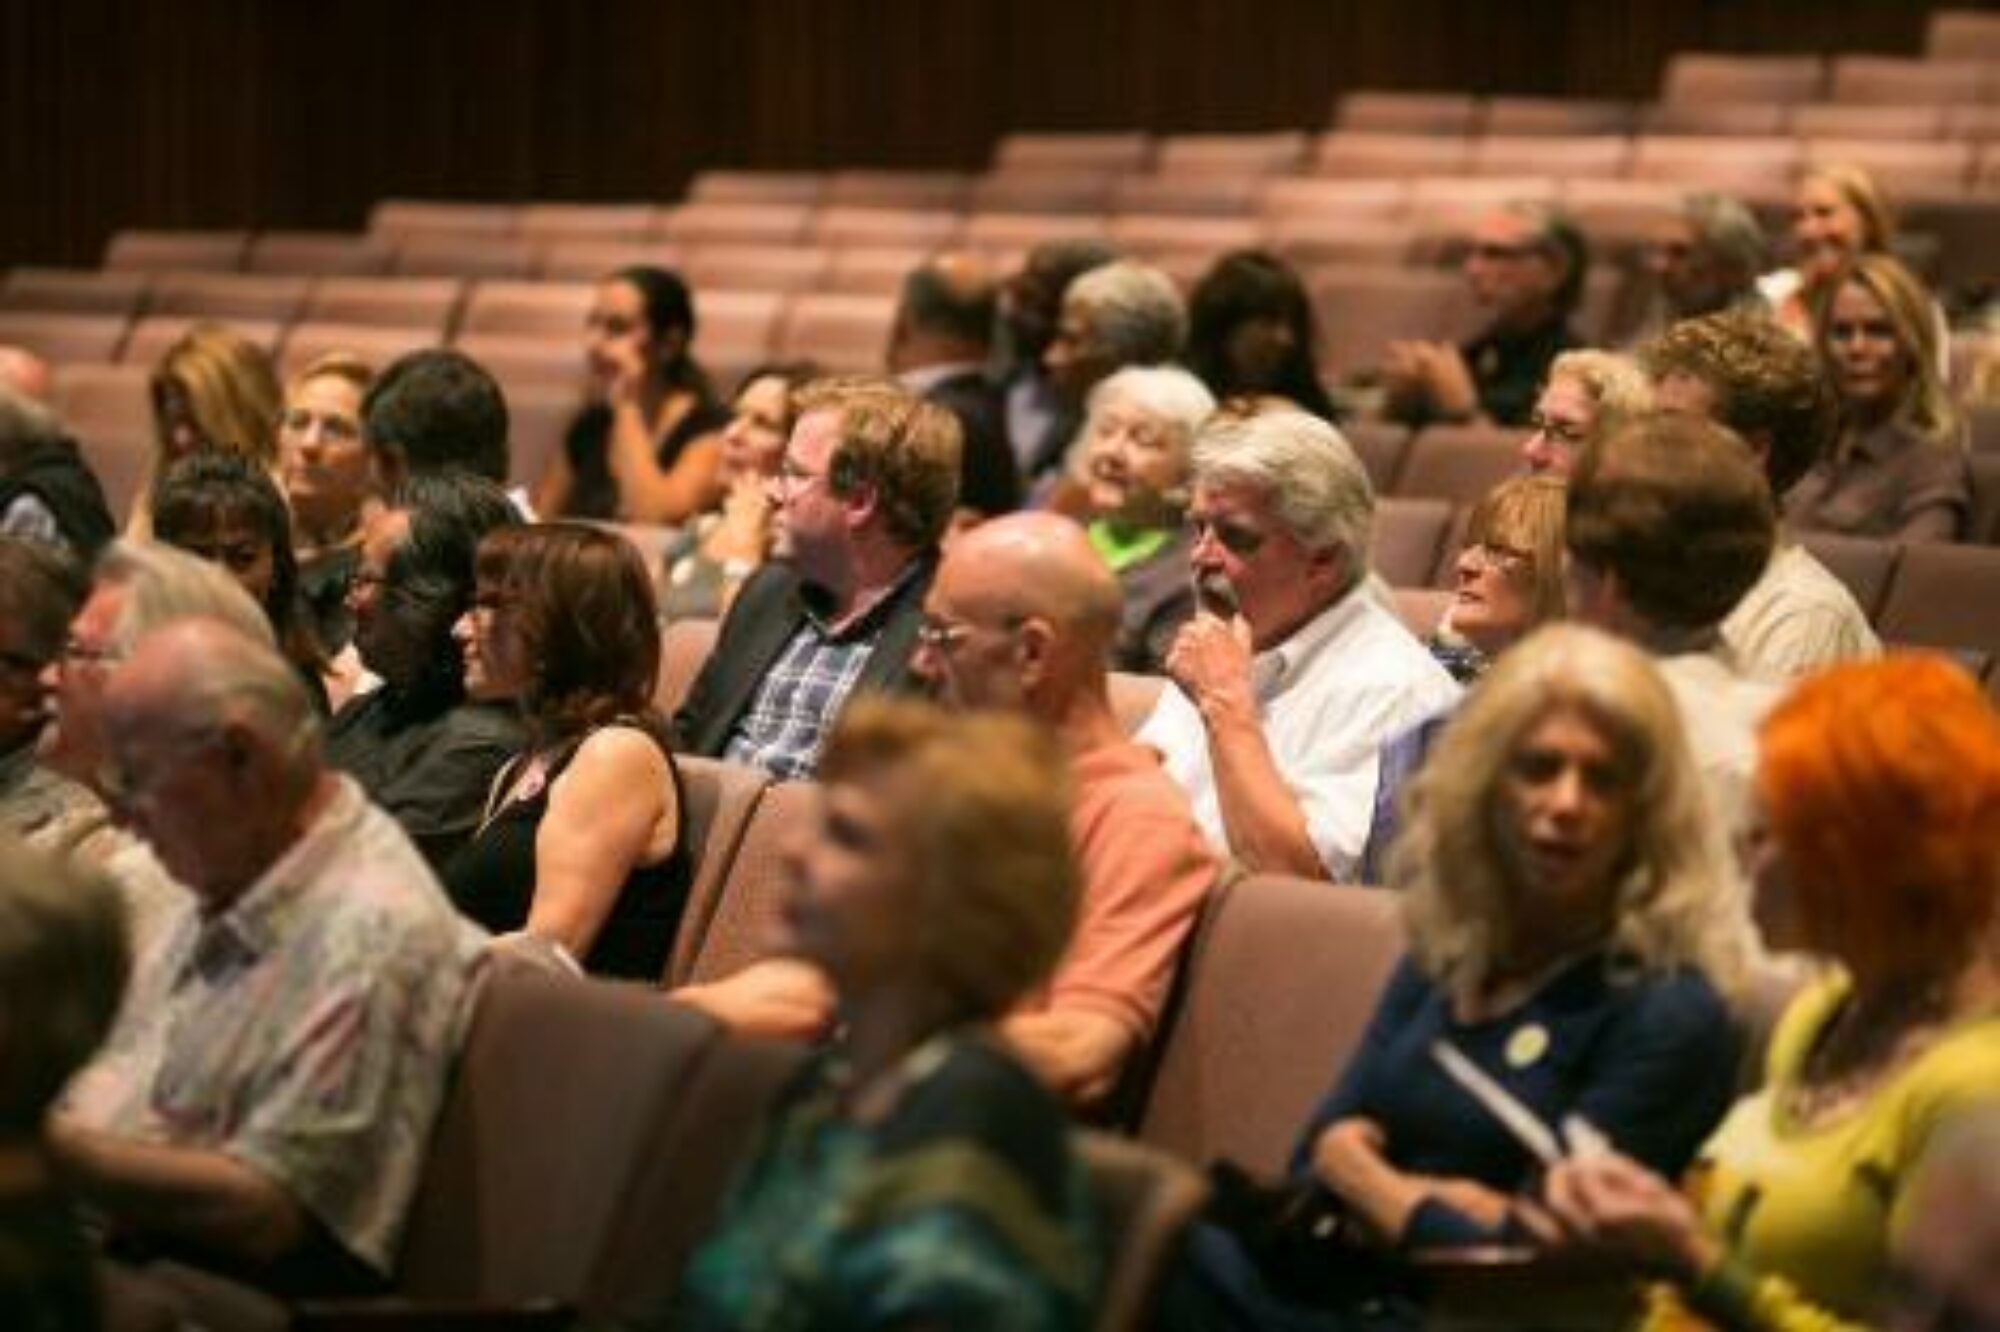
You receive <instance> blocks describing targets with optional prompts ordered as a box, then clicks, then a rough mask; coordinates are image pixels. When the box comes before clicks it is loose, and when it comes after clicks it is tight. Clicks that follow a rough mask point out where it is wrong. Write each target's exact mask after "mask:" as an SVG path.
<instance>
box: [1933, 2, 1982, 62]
mask: <svg viewBox="0 0 2000 1332" xmlns="http://www.w3.org/2000/svg"><path fill="white" fill-rule="evenodd" d="M1924 54H1925V55H1928V56H1931V57H1933V58H1937V57H1943V58H1956V59H1961V60H2000V14H1993V13H1986V12H1982V11H1979V10H1974V9H1934V10H1932V11H1931V17H1930V23H1929V25H1928V26H1927V27H1926V28H1925V30H1924Z"/></svg>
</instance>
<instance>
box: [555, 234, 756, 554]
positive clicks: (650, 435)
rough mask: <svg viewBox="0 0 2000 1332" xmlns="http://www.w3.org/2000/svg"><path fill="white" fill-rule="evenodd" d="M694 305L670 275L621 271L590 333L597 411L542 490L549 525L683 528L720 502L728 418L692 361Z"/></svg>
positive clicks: (605, 288)
mask: <svg viewBox="0 0 2000 1332" xmlns="http://www.w3.org/2000/svg"><path fill="white" fill-rule="evenodd" d="M694 332H695V317H694V298H693V297H692V296H691V295H690V294H689V292H688V288H687V284H686V283H685V282H683V281H681V279H680V277H679V276H678V275H677V274H674V273H671V272H669V271H667V270H666V269H664V268H648V267H643V266H641V267H633V268H621V269H619V270H618V271H617V272H615V273H613V274H611V275H610V276H609V277H607V278H605V279H604V280H603V281H602V282H600V283H598V285H597V296H596V299H595V300H593V301H592V302H591V307H590V315H589V317H588V318H587V319H586V321H585V323H584V358H585V361H586V363H587V364H588V366H589V368H590V384H591V392H592V397H593V399H594V401H593V402H592V403H591V404H590V405H589V406H588V407H586V408H584V410H583V412H582V414H581V415H579V416H578V417H577V418H576V420H574V421H573V422H571V423H570V427H569V433H568V434H567V435H566V436H565V437H564V439H563V447H562V448H561V450H559V451H558V452H557V453H556V454H555V455H554V456H553V457H551V458H550V459H549V465H548V468H547V470H546V471H544V472H543V473H542V478H541V480H540V482H539V483H537V485H536V486H535V496H534V499H535V511H536V512H537V513H540V514H542V515H544V516H545V517H550V518H617V519H620V520H622V521H625V522H634V523H678V522H682V521H684V520H685V519H687V518H688V517H689V516H690V515H693V514H696V513H700V512H701V511H703V510H704V509H708V508H711V507H713V506H714V505H715V503H716V502H717V501H718V500H719V499H720V498H721V495H720V485H721V458H722V445H721V441H720V437H719V432H720V431H721V429H722V427H723V426H725V425H727V424H728V422H729V411H728V409H727V408H726V407H724V406H723V405H722V404H721V403H719V402H717V401H716V400H715V392H714V390H713V389H712V388H711V387H710V386H709V382H708V376H707V374H706V373H704V372H703V370H702V368H701V365H700V364H699V363H698V362H697V361H696V360H695V359H694V354H693V352H692V350H691V347H692V345H693V343H694Z"/></svg>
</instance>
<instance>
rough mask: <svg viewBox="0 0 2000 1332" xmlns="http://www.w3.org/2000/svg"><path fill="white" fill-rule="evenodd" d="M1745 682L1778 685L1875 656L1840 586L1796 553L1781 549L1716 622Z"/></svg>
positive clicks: (1788, 546) (1874, 644)
mask: <svg viewBox="0 0 2000 1332" xmlns="http://www.w3.org/2000/svg"><path fill="white" fill-rule="evenodd" d="M1722 639H1723V641H1724V642H1725V643H1727V644H1729V646H1730V648H1731V650H1732V651H1734V652H1735V653H1736V656H1737V658H1738V660H1739V661H1740V662H1741V663H1742V666H1743V669H1744V671H1745V673H1746V674H1749V675H1753V676H1755V677H1757V678H1758V679H1760V680H1770V681H1774V682H1778V683H1783V682H1784V681H1788V680H1796V679H1798V678H1799V677H1800V676H1804V675H1810V674H1812V673H1813V672H1814V671H1819V670H1824V669H1826V668H1827V667H1828V666H1837V665H1839V664H1840V663H1841V662H1844V661H1867V660H1871V659H1873V658H1875V657H1879V656H1881V655H1882V640H1880V639H1879V638H1877V637H1875V631H1874V630H1873V629H1871V628H1869V627H1868V617H1867V616H1866V615H1864V614H1862V612H1861V607H1860V605H1859V604H1858V603H1857V602H1856V601H1855V600H1854V594H1853V593H1852V592H1849V591H1848V590H1847V584H1845V583H1843V582H1841V581H1840V580H1839V579H1838V578H1836V577H1834V576H1833V575H1832V574H1831V573H1829V572H1827V568H1826V566H1825V565H1823V564H1821V563H1820V562H1819V561H1818V560H1817V559H1815V558H1814V557H1813V553H1812V552H1811V551H1809V550H1807V549H1806V548H1805V547H1804V546H1800V545H1796V544H1793V543H1789V542H1787V543H1784V544H1782V545H1780V546H1779V547H1778V549H1776V550H1774V551H1772V552H1771V562H1770V563H1769V564H1767V565H1765V566H1764V572H1763V575H1762V576H1761V577H1759V578H1758V579H1757V581H1756V583H1755V584H1753V585H1752V586H1751V588H1750V590H1749V591H1748V592H1746V593H1744V594H1743V600H1741V601H1739V602H1737V603H1736V609H1735V610H1733V611H1731V612H1729V618H1728V619H1726V620H1724V621H1723V622H1722Z"/></svg>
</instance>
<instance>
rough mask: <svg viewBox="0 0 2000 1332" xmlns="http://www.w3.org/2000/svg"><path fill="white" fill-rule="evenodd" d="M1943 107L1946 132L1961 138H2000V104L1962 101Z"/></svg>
mask: <svg viewBox="0 0 2000 1332" xmlns="http://www.w3.org/2000/svg"><path fill="white" fill-rule="evenodd" d="M1941 109H1942V110H1943V112H1944V132H1945V133H1946V134H1949V135H1951V136H1952V137H1954V138H1959V139H1974V140H1985V139H2000V106H1993V105H1979V106H1972V105H1969V104H1966V103H1963V102H1961V103H1958V104H1957V105H1953V106H1946V107H1943V108H1941Z"/></svg>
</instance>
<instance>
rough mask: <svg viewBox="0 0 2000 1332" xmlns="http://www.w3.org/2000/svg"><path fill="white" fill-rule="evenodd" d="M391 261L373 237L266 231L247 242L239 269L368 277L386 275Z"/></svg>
mask: <svg viewBox="0 0 2000 1332" xmlns="http://www.w3.org/2000/svg"><path fill="white" fill-rule="evenodd" d="M394 257H395V251H394V250H393V249H392V248H391V247H390V246H389V245H388V244H386V243H385V242H384V241H383V240H382V239H381V238H380V237H377V236H358V235H353V234H350V233H348V232H344V231H266V232H264V233H262V234H261V235H258V236H255V237H252V238H251V241H250V252H249V254H248V256H247V257H246V258H245V259H244V262H243V267H244V268H245V269H246V270H248V271H249V272H252V273H301V274H305V275H307V276H309V277H322V276H327V275H331V274H342V275H346V276H351V277H371V276H376V275H379V274H383V273H387V272H388V271H389V263H390V261H391V260H392V259H393V258H394Z"/></svg>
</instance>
